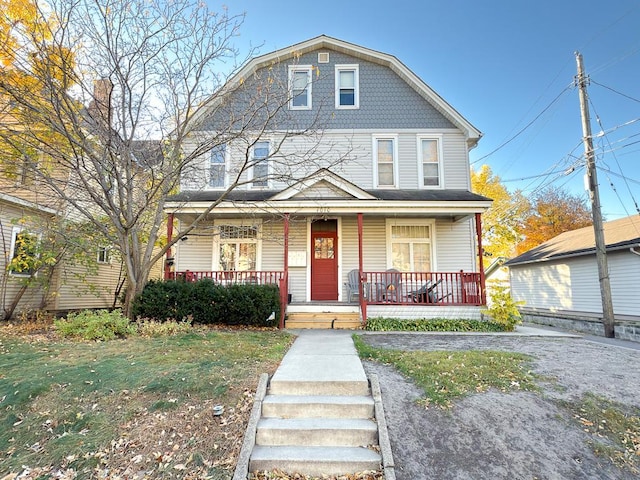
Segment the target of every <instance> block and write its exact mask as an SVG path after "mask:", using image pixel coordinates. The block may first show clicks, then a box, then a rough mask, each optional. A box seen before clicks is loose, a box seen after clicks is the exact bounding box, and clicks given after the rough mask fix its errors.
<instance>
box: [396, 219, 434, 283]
mask: <svg viewBox="0 0 640 480" xmlns="http://www.w3.org/2000/svg"><path fill="white" fill-rule="evenodd" d="M415 222H416V221H407V222H402V223H400V224H399V223H398V222H397V221H394V222H393V223H388V224H387V245H389V249H390V258H391V268H395V269H397V270H400V271H401V272H430V271H431V265H432V262H431V257H432V255H431V251H432V224H431V223H415Z"/></svg>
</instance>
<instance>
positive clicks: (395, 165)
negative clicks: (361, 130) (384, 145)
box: [371, 134, 398, 188]
mask: <svg viewBox="0 0 640 480" xmlns="http://www.w3.org/2000/svg"><path fill="white" fill-rule="evenodd" d="M378 140H392V141H393V185H380V183H379V177H378ZM371 151H372V153H373V154H372V161H373V169H372V170H373V185H374V188H398V135H397V134H387V135H382V134H380V135H373V137H372V145H371Z"/></svg>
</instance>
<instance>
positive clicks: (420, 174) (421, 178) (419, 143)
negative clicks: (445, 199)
mask: <svg viewBox="0 0 640 480" xmlns="http://www.w3.org/2000/svg"><path fill="white" fill-rule="evenodd" d="M442 138H443V136H442V135H433V134H432V135H418V136H417V138H416V143H417V150H416V151H417V152H418V188H424V189H429V190H441V189H443V188H444V167H443V162H442ZM422 140H435V141H436V142H437V144H438V149H437V151H438V185H425V184H424V167H423V164H422Z"/></svg>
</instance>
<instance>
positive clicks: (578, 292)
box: [506, 215, 640, 340]
mask: <svg viewBox="0 0 640 480" xmlns="http://www.w3.org/2000/svg"><path fill="white" fill-rule="evenodd" d="M604 236H605V243H606V245H607V247H606V251H607V261H608V264H609V278H610V283H611V296H612V299H613V310H614V314H615V320H616V336H617V337H620V338H628V339H635V340H640V291H639V288H640V215H633V216H631V217H627V218H622V219H619V220H613V221H611V222H605V223H604ZM594 238H595V237H594V233H593V227H585V228H580V229H578V230H573V231H571V232H565V233H563V234H561V235H558V236H557V237H555V238H552V239H551V240H548V241H546V242H544V243H543V244H541V245H539V246H537V247H536V248H533V249H531V250H529V251H528V252H525V253H523V254H522V255H520V256H518V257H516V258H514V259H512V260H510V261H509V262H507V263H506V265H507V266H508V267H509V270H510V277H511V294H512V296H513V298H514V299H515V300H523V301H525V302H526V304H525V306H523V307H522V308H521V311H522V313H523V316H524V318H525V320H527V321H531V322H536V323H543V324H548V325H556V326H561V327H565V328H570V329H573V330H579V331H585V332H591V333H597V334H600V335H601V334H603V331H604V330H603V325H602V300H601V296H600V283H599V278H598V268H597V264H596V255H595V240H594Z"/></svg>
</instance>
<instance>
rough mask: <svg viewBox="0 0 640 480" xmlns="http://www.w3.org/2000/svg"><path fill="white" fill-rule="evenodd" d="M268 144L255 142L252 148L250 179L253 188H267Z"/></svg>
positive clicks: (266, 142)
mask: <svg viewBox="0 0 640 480" xmlns="http://www.w3.org/2000/svg"><path fill="white" fill-rule="evenodd" d="M269 148H270V145H269V142H268V141H260V142H256V144H255V145H254V146H253V155H252V158H251V163H252V164H253V167H252V168H251V179H252V184H253V187H268V186H269Z"/></svg>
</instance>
